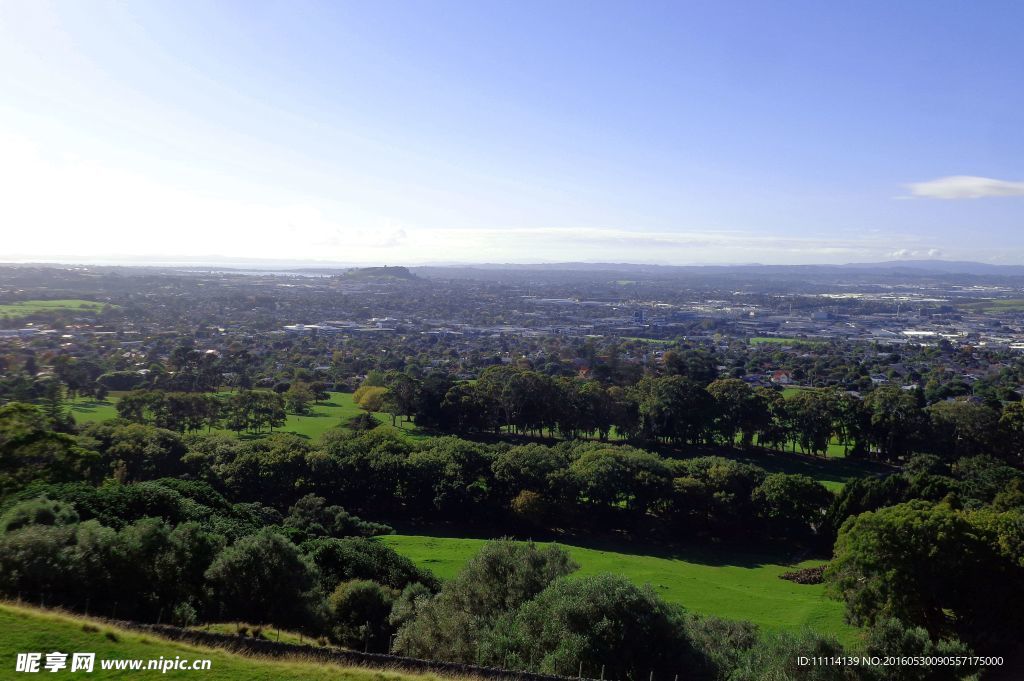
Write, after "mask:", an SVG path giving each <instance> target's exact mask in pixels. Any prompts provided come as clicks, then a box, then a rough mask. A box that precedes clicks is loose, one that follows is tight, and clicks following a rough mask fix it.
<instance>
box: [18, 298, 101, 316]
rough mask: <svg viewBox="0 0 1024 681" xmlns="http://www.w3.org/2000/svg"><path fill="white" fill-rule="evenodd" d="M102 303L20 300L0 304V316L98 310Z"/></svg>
mask: <svg viewBox="0 0 1024 681" xmlns="http://www.w3.org/2000/svg"><path fill="white" fill-rule="evenodd" d="M103 305H104V304H103V303H97V302H95V301H92V300H77V299H66V300H22V301H19V302H17V303H4V304H2V305H0V317H4V316H7V317H27V316H29V315H33V314H41V313H44V312H98V311H100V310H101V309H102V308H103Z"/></svg>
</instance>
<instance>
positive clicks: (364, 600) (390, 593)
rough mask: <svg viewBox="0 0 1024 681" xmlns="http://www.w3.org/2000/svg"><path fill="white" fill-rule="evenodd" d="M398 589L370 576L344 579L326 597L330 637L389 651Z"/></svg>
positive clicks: (375, 650)
mask: <svg viewBox="0 0 1024 681" xmlns="http://www.w3.org/2000/svg"><path fill="white" fill-rule="evenodd" d="M397 596H398V592H396V591H395V590H394V589H390V588H388V587H386V586H383V585H381V584H378V583H377V582H374V581H372V580H368V579H356V580H352V581H348V582H342V583H341V584H339V585H338V586H337V588H336V589H335V590H334V591H333V592H332V593H331V595H330V596H329V597H328V599H327V623H328V627H330V634H331V639H332V640H333V641H335V642H336V643H338V644H339V645H342V646H344V647H346V648H353V649H357V650H358V649H362V650H366V651H368V652H373V653H385V652H388V646H389V645H390V643H391V634H392V633H393V632H394V628H393V627H392V625H391V621H390V615H391V607H392V606H393V605H394V602H395V599H396V598H397Z"/></svg>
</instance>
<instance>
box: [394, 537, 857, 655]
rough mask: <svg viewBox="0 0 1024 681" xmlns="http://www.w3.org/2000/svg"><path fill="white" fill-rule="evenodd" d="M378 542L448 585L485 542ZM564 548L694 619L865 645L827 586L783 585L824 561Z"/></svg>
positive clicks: (720, 552) (587, 568) (701, 551)
mask: <svg viewBox="0 0 1024 681" xmlns="http://www.w3.org/2000/svg"><path fill="white" fill-rule="evenodd" d="M378 540H379V541H382V542H384V543H385V544H387V545H388V546H390V547H392V548H393V549H395V550H396V551H398V552H399V553H401V554H402V555H404V556H407V557H408V558H409V559H410V560H412V561H413V562H415V563H416V564H417V565H419V566H420V567H424V568H427V569H429V570H431V571H432V572H433V573H434V574H436V575H437V576H438V577H440V578H442V579H450V578H452V577H453V576H455V575H456V574H457V573H458V571H459V570H460V569H461V568H462V566H463V565H465V563H466V561H468V560H469V559H470V557H472V556H473V555H474V554H475V553H476V552H477V551H479V550H480V547H481V546H482V545H483V543H484V541H486V540H484V539H461V538H449V537H428V536H420V535H387V536H382V537H379V538H378ZM563 546H565V548H566V549H568V550H569V553H570V554H572V557H573V559H574V560H575V561H576V562H577V563H579V565H580V569H579V571H578V572H577V573H576V574H577V575H580V576H585V575H593V574H597V573H601V572H612V573H616V574H621V575H623V576H625V577H627V578H629V579H630V580H632V581H633V582H635V583H637V584H650V585H651V586H652V587H653V588H654V589H655V591H657V593H658V594H659V595H660V596H661V597H662V598H664V599H665V600H666V601H669V602H671V603H679V604H681V605H683V606H684V607H686V608H687V609H688V610H690V611H692V612H695V613H700V614H704V615H716V616H718V617H722V618H725V619H734V620H750V621H751V622H754V623H755V624H758V625H759V626H761V627H764V628H765V629H770V630H782V629H786V630H799V629H801V628H803V627H810V628H811V629H813V630H815V631H818V632H822V633H828V634H833V635H835V636H836V638H838V639H839V640H840V641H841V642H842V643H843V644H844V645H847V646H856V645H857V644H858V642H859V637H858V632H857V629H856V628H854V627H852V626H850V625H848V624H846V623H845V622H844V621H843V606H842V604H841V603H838V602H836V601H833V600H831V599H829V598H827V597H826V596H825V593H824V587H823V586H822V585H805V584H794V583H793V582H789V581H786V580H784V579H779V575H780V574H781V573H783V572H787V571H789V570H792V569H794V567H811V566H813V565H818V564H820V563H821V561H804V562H802V563H799V564H797V565H795V566H794V565H783V564H781V563H780V562H778V558H772V557H769V556H761V555H757V554H747V553H741V552H737V551H734V550H732V549H725V548H692V549H691V548H687V549H678V550H672V551H663V550H660V549H657V548H653V547H652V548H646V549H642V548H640V547H634V546H626V547H623V546H612V545H608V546H603V545H601V546H592V547H585V546H575V545H568V544H563Z"/></svg>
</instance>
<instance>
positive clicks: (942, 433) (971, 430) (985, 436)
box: [926, 400, 999, 460]
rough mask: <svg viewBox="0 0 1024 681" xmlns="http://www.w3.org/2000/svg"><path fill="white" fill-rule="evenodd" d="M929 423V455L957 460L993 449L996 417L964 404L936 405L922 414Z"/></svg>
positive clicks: (986, 409) (982, 407)
mask: <svg viewBox="0 0 1024 681" xmlns="http://www.w3.org/2000/svg"><path fill="white" fill-rule="evenodd" d="M926 411H927V412H928V416H929V417H930V419H931V432H932V446H931V451H932V453H933V454H937V455H939V456H942V457H945V458H948V459H950V460H953V459H959V458H961V457H965V456H977V455H978V454H989V453H991V452H992V451H993V450H994V449H995V438H996V436H997V434H998V425H999V413H998V412H996V411H995V410H994V409H991V408H990V407H988V406H986V405H984V404H975V403H974V402H968V401H965V400H949V401H945V402H938V403H937V404H933V405H931V406H929V407H928V408H927V410H926Z"/></svg>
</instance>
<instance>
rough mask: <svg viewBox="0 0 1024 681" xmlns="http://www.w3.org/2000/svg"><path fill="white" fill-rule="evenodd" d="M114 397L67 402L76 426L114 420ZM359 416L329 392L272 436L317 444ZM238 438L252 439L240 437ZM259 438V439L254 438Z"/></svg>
mask: <svg viewBox="0 0 1024 681" xmlns="http://www.w3.org/2000/svg"><path fill="white" fill-rule="evenodd" d="M117 399H118V393H116V392H115V393H111V395H110V397H108V398H107V399H106V400H102V401H97V400H93V399H90V398H79V399H76V400H73V401H72V402H71V414H72V415H73V416H74V417H75V421H76V422H77V423H79V424H85V423H94V422H96V421H106V420H108V419H113V418H117ZM360 413H362V410H361V409H360V408H359V405H357V404H356V403H355V402H353V401H352V393H339V392H332V393H331V394H330V397H329V398H328V399H327V400H326V401H325V402H321V403H320V404H311V405H310V413H309V414H306V415H304V416H300V415H298V414H288V419H287V421H286V422H285V424H284V426H283V427H282V428H275V429H274V432H275V433H293V434H295V435H298V436H299V437H304V438H308V439H310V440H317V439H319V438H320V436H321V435H323V434H324V433H325V432H326V431H327V430H329V429H330V428H335V427H344V424H345V423H347V422H348V420H349V419H351V418H352V417H353V416H357V415H359V414H360ZM376 417H377V420H378V421H380V422H381V423H382V424H383V425H382V426H381V428H385V429H392V426H391V415H390V414H383V413H378V414H376ZM394 430H396V431H397V432H400V433H401V434H402V435H404V436H406V437H411V438H414V439H416V438H420V437H423V436H422V435H420V434H418V433H417V432H416V427H415V425H414V424H413V423H411V422H402V421H401V419H399V421H398V423H397V425H396V426H395V427H394ZM213 432H216V433H225V434H229V435H234V431H230V430H225V429H223V428H221V429H217V430H215V431H213ZM242 437H253V436H251V435H246V434H243V435H242ZM256 437H260V436H256Z"/></svg>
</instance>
